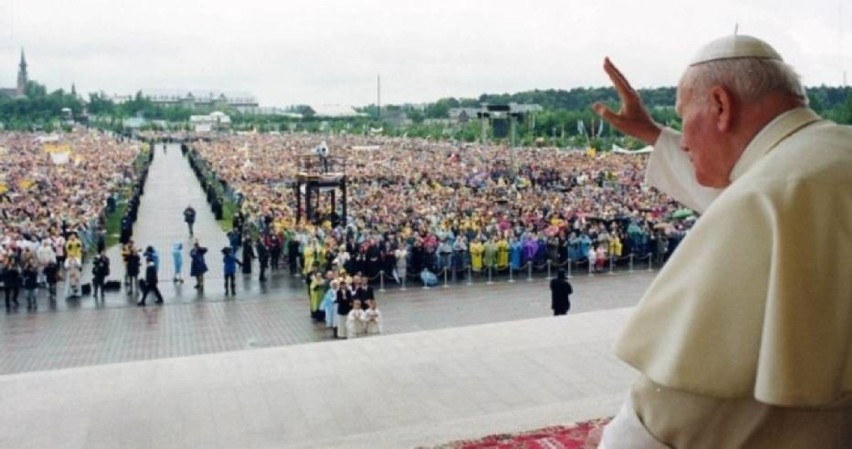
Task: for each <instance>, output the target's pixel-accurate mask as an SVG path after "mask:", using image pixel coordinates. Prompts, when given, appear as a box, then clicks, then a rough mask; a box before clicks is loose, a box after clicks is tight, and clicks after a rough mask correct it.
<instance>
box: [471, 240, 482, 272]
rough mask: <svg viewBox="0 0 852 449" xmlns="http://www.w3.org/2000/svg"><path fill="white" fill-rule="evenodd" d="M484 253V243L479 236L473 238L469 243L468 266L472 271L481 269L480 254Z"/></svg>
mask: <svg viewBox="0 0 852 449" xmlns="http://www.w3.org/2000/svg"><path fill="white" fill-rule="evenodd" d="M484 253H485V245H483V244H482V241H480V240H479V238H475V239H473V242H472V243H471V244H470V266H471V269H472V270H473V271H477V272H478V271H482V255H483V254H484Z"/></svg>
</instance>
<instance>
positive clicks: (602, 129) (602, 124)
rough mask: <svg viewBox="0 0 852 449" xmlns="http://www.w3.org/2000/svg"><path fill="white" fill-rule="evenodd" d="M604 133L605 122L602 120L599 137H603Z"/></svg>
mask: <svg viewBox="0 0 852 449" xmlns="http://www.w3.org/2000/svg"><path fill="white" fill-rule="evenodd" d="M603 131H604V121H603V119H601V123H600V125H599V126H598V136H602V135H603Z"/></svg>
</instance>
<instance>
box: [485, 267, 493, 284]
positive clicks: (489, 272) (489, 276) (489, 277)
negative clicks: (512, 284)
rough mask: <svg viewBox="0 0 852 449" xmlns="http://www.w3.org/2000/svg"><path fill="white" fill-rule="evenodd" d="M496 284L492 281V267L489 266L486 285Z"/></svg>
mask: <svg viewBox="0 0 852 449" xmlns="http://www.w3.org/2000/svg"><path fill="white" fill-rule="evenodd" d="M493 283H494V282H492V281H491V265H489V266H488V282H486V284H488V285H491V284H493Z"/></svg>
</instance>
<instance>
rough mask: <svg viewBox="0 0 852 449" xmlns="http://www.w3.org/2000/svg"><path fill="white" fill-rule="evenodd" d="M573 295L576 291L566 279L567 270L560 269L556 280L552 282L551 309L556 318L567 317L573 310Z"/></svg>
mask: <svg viewBox="0 0 852 449" xmlns="http://www.w3.org/2000/svg"><path fill="white" fill-rule="evenodd" d="M571 293H574V289H573V288H571V283H570V282H568V280H567V279H565V270H562V269H560V270H559V271H557V272H556V278H554V279H551V280H550V308H551V309H552V310H553V315H554V316H557V315H565V314H566V313H568V310H570V309H571V299H570V298H569V297H570V296H571Z"/></svg>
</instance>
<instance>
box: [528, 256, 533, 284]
mask: <svg viewBox="0 0 852 449" xmlns="http://www.w3.org/2000/svg"><path fill="white" fill-rule="evenodd" d="M527 264H528V265H527V282H532V266H533V261H532V260H530V261H529V262H527Z"/></svg>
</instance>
